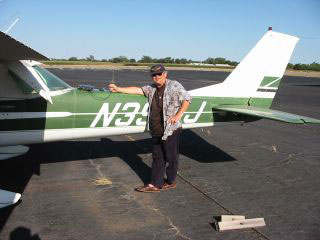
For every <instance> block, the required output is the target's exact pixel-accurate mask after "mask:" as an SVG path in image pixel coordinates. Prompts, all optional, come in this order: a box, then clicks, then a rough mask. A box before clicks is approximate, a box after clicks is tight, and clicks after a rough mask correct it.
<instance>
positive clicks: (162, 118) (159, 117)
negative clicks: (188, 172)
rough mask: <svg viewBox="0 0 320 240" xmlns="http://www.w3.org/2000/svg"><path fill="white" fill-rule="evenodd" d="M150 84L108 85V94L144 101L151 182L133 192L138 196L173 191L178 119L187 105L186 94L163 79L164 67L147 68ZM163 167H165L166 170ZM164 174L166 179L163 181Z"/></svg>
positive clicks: (178, 84)
mask: <svg viewBox="0 0 320 240" xmlns="http://www.w3.org/2000/svg"><path fill="white" fill-rule="evenodd" d="M150 72H151V77H152V80H153V81H154V84H151V85H147V86H143V87H118V86H116V85H115V84H110V85H109V89H110V91H112V92H120V93H127V94H141V95H145V96H146V97H148V102H149V116H148V120H149V122H148V124H149V128H150V133H151V136H152V144H153V150H152V158H153V162H152V170H151V182H150V183H149V184H147V185H144V186H141V187H138V188H136V190H137V191H140V192H159V191H160V189H161V190H165V189H172V188H175V187H176V183H175V180H176V176H177V171H178V163H179V162H178V160H179V139H180V133H181V126H182V125H181V122H180V119H181V117H182V115H183V113H184V112H185V111H186V110H187V108H188V107H189V105H190V103H191V97H190V94H189V93H188V92H187V91H186V90H185V89H184V87H183V86H182V85H181V84H180V83H178V82H177V81H173V80H170V79H167V71H166V70H165V68H164V66H163V65H161V64H157V65H154V66H152V67H151V70H150ZM166 165H167V167H166ZM165 172H166V175H167V179H166V180H164V173H165Z"/></svg>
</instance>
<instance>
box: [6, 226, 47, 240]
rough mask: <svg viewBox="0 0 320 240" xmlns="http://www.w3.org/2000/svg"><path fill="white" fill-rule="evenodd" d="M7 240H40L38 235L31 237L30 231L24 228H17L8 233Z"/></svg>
mask: <svg viewBox="0 0 320 240" xmlns="http://www.w3.org/2000/svg"><path fill="white" fill-rule="evenodd" d="M9 240H41V238H40V237H39V236H38V234H35V235H32V234H31V230H30V229H28V228H25V227H17V228H16V229H15V230H13V231H12V232H11V233H10V239H9Z"/></svg>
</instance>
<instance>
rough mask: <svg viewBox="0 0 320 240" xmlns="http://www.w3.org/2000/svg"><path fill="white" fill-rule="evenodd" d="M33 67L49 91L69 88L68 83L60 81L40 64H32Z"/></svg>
mask: <svg viewBox="0 0 320 240" xmlns="http://www.w3.org/2000/svg"><path fill="white" fill-rule="evenodd" d="M33 68H34V70H36V72H37V73H38V74H39V76H40V77H41V79H42V81H43V82H44V83H45V84H46V85H47V87H48V88H49V90H50V91H57V90H62V89H67V88H71V87H70V86H69V85H68V84H66V83H65V82H64V81H62V80H61V79H60V78H58V77H57V76H55V75H54V74H52V73H51V72H49V71H48V70H46V69H44V68H42V67H40V66H33Z"/></svg>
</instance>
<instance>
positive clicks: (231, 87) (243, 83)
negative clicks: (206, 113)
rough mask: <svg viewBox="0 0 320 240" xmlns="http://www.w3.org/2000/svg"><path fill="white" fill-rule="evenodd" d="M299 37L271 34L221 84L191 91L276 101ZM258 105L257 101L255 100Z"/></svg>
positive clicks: (201, 94)
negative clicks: (277, 91) (276, 95)
mask: <svg viewBox="0 0 320 240" xmlns="http://www.w3.org/2000/svg"><path fill="white" fill-rule="evenodd" d="M298 40H299V39H298V38H297V37H294V36H290V35H286V34H283V33H278V32H273V31H271V30H270V31H268V32H267V33H266V34H265V35H264V36H263V37H262V38H261V39H260V41H259V42H258V43H257V44H256V46H255V47H254V48H253V49H252V50H251V51H250V52H249V53H248V54H247V55H246V56H245V58H244V59H243V60H242V61H241V62H240V64H239V65H238V66H237V67H236V68H235V69H234V71H233V72H232V73H231V74H230V75H229V76H228V77H227V79H226V80H225V81H224V82H223V83H220V84H216V85H211V86H208V87H204V88H199V89H195V90H192V91H190V93H191V94H192V95H193V96H216V97H236V98H247V99H248V100H249V99H250V98H251V99H253V98H267V99H269V100H270V101H271V102H272V99H273V98H274V96H275V93H276V90H277V88H278V86H279V83H280V80H281V78H282V76H283V74H284V72H285V70H286V67H287V64H288V62H289V59H290V57H291V55H292V52H293V49H294V47H295V45H296V44H297V42H298ZM253 102H254V101H253Z"/></svg>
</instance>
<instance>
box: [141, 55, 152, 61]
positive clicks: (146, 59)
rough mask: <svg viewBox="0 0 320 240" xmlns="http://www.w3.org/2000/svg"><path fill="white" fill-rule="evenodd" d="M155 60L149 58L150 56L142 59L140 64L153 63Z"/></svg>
mask: <svg viewBox="0 0 320 240" xmlns="http://www.w3.org/2000/svg"><path fill="white" fill-rule="evenodd" d="M152 60H153V59H152V58H151V57H149V56H145V55H144V56H142V58H141V59H140V60H139V62H141V63H152V62H153V61H152Z"/></svg>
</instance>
